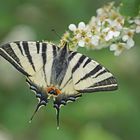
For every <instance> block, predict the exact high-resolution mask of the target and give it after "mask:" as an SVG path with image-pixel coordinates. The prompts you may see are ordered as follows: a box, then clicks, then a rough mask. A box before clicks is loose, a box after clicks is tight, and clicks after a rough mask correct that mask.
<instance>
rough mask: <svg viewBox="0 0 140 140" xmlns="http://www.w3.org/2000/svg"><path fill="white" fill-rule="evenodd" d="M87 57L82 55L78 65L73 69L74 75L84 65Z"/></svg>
mask: <svg viewBox="0 0 140 140" xmlns="http://www.w3.org/2000/svg"><path fill="white" fill-rule="evenodd" d="M86 58H87V57H86V56H84V55H82V56H81V57H80V58H79V60H78V61H77V63H76V65H75V66H74V67H73V68H72V73H74V72H75V71H76V70H77V69H78V68H79V67H80V66H81V64H82V63H83V61H84V60H85V59H86Z"/></svg>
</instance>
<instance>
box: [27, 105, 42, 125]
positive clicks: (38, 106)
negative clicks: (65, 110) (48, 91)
mask: <svg viewBox="0 0 140 140" xmlns="http://www.w3.org/2000/svg"><path fill="white" fill-rule="evenodd" d="M41 105H42V104H41V103H38V105H37V107H36V109H35V111H34V113H33V115H32V116H31V119H30V121H29V123H31V122H32V120H33V118H34V116H35V114H36V113H37V111H38V110H39V108H40V106H41Z"/></svg>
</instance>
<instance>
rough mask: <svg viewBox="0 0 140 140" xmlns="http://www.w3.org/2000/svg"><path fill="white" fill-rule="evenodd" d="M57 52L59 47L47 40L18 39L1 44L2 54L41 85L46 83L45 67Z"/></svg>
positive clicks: (0, 50)
mask: <svg viewBox="0 0 140 140" xmlns="http://www.w3.org/2000/svg"><path fill="white" fill-rule="evenodd" d="M56 52H57V47H56V46H55V45H53V44H50V43H46V42H33V41H17V42H12V43H9V44H5V45H2V46H0V55H1V56H2V57H4V58H5V59H6V60H7V61H9V62H10V63H11V64H12V65H13V66H14V67H15V68H16V69H17V70H18V71H20V72H21V73H22V74H24V75H25V76H27V77H30V78H31V80H32V81H34V82H35V83H38V84H39V85H46V82H47V81H46V79H45V67H46V66H48V65H50V66H51V63H52V61H53V58H54V56H55V55H56ZM46 62H47V65H45V64H46ZM49 68H50V67H49V66H48V71H51V70H50V69H49ZM48 79H50V78H49V77H48ZM48 82H49V81H48Z"/></svg>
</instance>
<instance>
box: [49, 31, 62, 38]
mask: <svg viewBox="0 0 140 140" xmlns="http://www.w3.org/2000/svg"><path fill="white" fill-rule="evenodd" d="M51 31H52V32H54V33H55V34H56V36H57V37H58V38H59V39H61V36H60V35H59V34H58V33H57V32H56V30H55V29H51Z"/></svg>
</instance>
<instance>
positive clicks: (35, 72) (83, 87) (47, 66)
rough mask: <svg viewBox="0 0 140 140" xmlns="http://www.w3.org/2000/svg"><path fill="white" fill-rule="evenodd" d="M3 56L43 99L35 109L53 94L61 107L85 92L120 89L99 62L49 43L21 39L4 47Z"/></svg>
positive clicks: (0, 50) (2, 48)
mask: <svg viewBox="0 0 140 140" xmlns="http://www.w3.org/2000/svg"><path fill="white" fill-rule="evenodd" d="M0 55H1V56H2V57H3V58H5V59H6V60H7V61H9V62H10V63H11V64H12V65H13V66H14V67H15V68H16V69H17V70H18V71H19V72H21V73H22V74H24V75H25V76H26V79H27V80H26V81H27V83H28V84H29V86H30V89H31V90H33V91H34V92H35V94H36V97H37V98H38V99H39V103H38V105H37V108H36V110H35V112H37V110H38V109H39V108H40V107H41V106H46V105H47V103H48V100H49V99H50V98H51V97H53V100H54V107H55V108H56V109H57V122H58V123H59V109H60V107H61V105H66V104H67V102H69V101H75V100H76V99H77V98H78V97H81V96H82V94H83V93H92V92H96V91H111V90H116V89H117V81H116V79H115V77H114V76H113V75H112V74H111V73H110V72H109V71H108V70H107V69H106V68H104V67H103V66H101V65H100V64H99V63H97V62H96V61H94V60H92V59H90V58H89V57H86V56H85V55H82V54H80V53H78V52H73V51H70V50H69V49H68V44H67V43H65V45H64V46H62V47H61V48H59V47H57V46H56V45H54V44H52V43H48V42H34V41H17V42H12V43H9V44H5V45H2V46H0Z"/></svg>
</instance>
